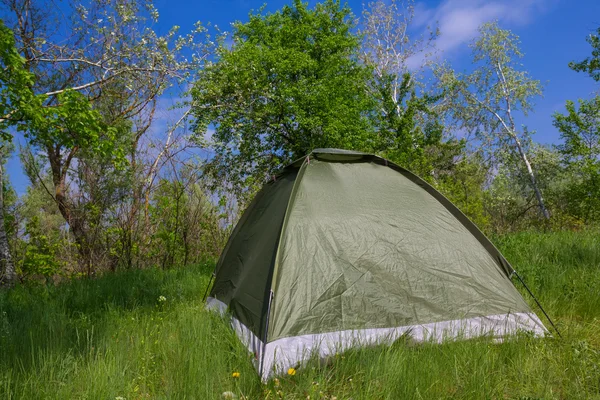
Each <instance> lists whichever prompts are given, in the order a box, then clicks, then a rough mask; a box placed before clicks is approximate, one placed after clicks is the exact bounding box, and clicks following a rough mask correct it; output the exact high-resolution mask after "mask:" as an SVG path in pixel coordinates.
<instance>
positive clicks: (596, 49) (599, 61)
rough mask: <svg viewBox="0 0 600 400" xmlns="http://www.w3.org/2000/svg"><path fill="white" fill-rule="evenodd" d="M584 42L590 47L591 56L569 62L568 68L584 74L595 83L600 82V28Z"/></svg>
mask: <svg viewBox="0 0 600 400" xmlns="http://www.w3.org/2000/svg"><path fill="white" fill-rule="evenodd" d="M586 40H587V42H588V43H589V44H590V45H591V46H592V56H591V57H587V58H586V59H585V60H583V61H580V62H575V61H571V62H570V63H569V68H571V69H572V70H574V71H577V72H586V73H588V74H589V75H590V77H592V79H594V80H595V81H596V82H600V28H598V29H597V30H596V33H595V34H593V33H592V34H590V35H589V36H588V37H587V39H586Z"/></svg>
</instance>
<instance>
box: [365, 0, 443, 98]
mask: <svg viewBox="0 0 600 400" xmlns="http://www.w3.org/2000/svg"><path fill="white" fill-rule="evenodd" d="M414 4H415V3H414V0H405V1H403V0H391V1H384V0H376V1H373V2H370V3H368V5H367V7H366V8H365V9H364V10H363V14H362V21H361V22H362V23H361V26H360V34H361V35H362V37H363V41H362V46H361V59H362V60H363V61H364V62H365V63H366V64H367V65H370V66H371V67H372V68H373V72H374V77H375V80H376V81H379V82H385V81H388V82H389V83H388V87H387V89H388V93H387V95H388V96H389V98H390V99H391V101H396V99H398V98H401V97H400V96H399V91H400V90H402V87H406V86H409V87H411V86H412V85H413V79H414V73H411V72H418V71H419V70H420V69H421V68H422V67H423V66H424V65H425V64H426V61H427V57H428V56H429V55H430V54H429V53H428V52H434V51H435V40H436V39H437V37H438V36H439V30H438V29H437V28H436V29H435V30H434V29H429V27H428V30H429V32H428V35H427V36H425V35H422V36H418V37H416V38H413V37H412V36H411V35H410V33H409V32H410V30H411V25H412V23H413V20H414V17H415V6H414ZM407 73H411V74H410V75H408V78H407V75H406V74H407ZM405 79H408V81H405ZM398 107H400V105H399V106H398Z"/></svg>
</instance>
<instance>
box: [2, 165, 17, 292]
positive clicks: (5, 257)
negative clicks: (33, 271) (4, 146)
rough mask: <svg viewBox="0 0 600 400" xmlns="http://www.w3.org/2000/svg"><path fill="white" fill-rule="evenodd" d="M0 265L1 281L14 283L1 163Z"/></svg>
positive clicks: (14, 274) (9, 283) (8, 283)
mask: <svg viewBox="0 0 600 400" xmlns="http://www.w3.org/2000/svg"><path fill="white" fill-rule="evenodd" d="M0 266H1V268H0V271H2V270H4V275H3V277H2V281H3V282H4V283H5V284H7V285H8V286H12V285H14V284H15V282H16V281H17V273H16V271H15V265H14V264H13V262H12V257H11V256H10V247H9V246H8V237H7V236H6V228H5V226H4V174H3V168H2V164H0Z"/></svg>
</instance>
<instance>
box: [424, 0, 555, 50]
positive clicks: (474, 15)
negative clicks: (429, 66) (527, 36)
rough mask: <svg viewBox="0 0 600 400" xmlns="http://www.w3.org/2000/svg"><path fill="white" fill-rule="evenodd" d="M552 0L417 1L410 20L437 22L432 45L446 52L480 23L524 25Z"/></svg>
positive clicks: (459, 45)
mask: <svg viewBox="0 0 600 400" xmlns="http://www.w3.org/2000/svg"><path fill="white" fill-rule="evenodd" d="M555 1H556V0H496V1H486V0H444V1H443V2H442V3H440V4H439V6H437V7H434V8H428V7H426V6H425V5H424V4H422V3H419V4H418V5H417V7H416V8H415V21H414V22H415V25H417V26H421V27H424V26H426V25H430V26H434V25H435V24H436V23H437V24H438V27H439V29H440V33H441V35H440V37H439V38H438V40H437V41H436V47H437V48H438V50H442V51H443V52H444V53H446V55H447V54H448V53H450V52H453V51H455V50H457V49H460V48H464V45H466V44H467V43H469V42H470V41H471V40H472V39H473V38H474V37H475V36H477V28H479V26H481V24H483V23H486V22H489V21H493V20H498V21H499V23H500V24H501V25H503V26H509V27H510V25H517V26H522V25H526V24H528V23H530V22H531V21H532V20H533V19H534V18H535V17H536V16H537V15H539V14H540V13H542V12H543V11H544V10H546V9H547V8H548V7H549V6H551V5H552V4H553V3H555Z"/></svg>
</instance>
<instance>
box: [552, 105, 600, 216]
mask: <svg viewBox="0 0 600 400" xmlns="http://www.w3.org/2000/svg"><path fill="white" fill-rule="evenodd" d="M578 105H579V107H576V105H575V103H574V102H573V101H570V100H569V101H567V104H566V108H567V114H561V113H558V112H556V113H555V114H554V116H553V117H554V126H555V127H556V128H557V129H558V130H559V131H560V133H561V139H562V140H564V143H563V144H562V145H560V146H559V151H560V152H561V154H562V155H563V163H564V164H565V166H566V168H567V170H568V172H569V173H570V176H571V177H572V179H571V181H570V183H569V188H568V190H569V192H570V198H569V201H568V203H569V206H570V208H571V209H570V212H571V213H572V215H574V216H576V217H578V218H581V219H582V220H583V221H584V222H590V221H599V220H600V96H596V97H595V98H593V99H591V100H581V99H580V100H579V101H578Z"/></svg>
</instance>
